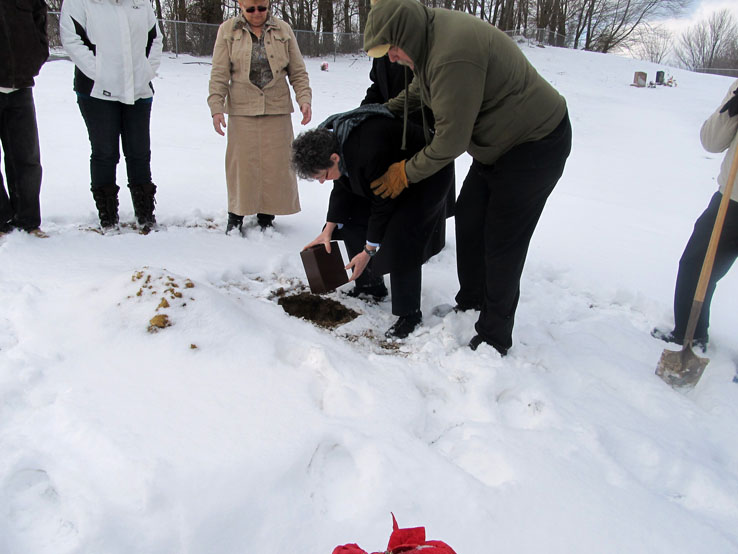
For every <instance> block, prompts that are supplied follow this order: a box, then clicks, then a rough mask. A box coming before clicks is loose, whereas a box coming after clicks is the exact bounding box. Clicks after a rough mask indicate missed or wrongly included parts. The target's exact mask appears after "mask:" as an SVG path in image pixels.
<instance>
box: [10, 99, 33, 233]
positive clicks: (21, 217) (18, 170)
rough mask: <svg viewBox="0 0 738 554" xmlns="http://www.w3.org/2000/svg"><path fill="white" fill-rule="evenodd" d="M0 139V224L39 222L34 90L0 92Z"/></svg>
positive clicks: (29, 227) (23, 225)
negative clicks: (0, 166)
mask: <svg viewBox="0 0 738 554" xmlns="http://www.w3.org/2000/svg"><path fill="white" fill-rule="evenodd" d="M0 142H1V143H2V152H3V155H4V156H5V159H4V162H5V182H6V183H7V191H6V189H5V186H4V183H3V178H2V175H1V174H0V226H5V225H6V224H11V225H13V226H15V227H20V228H22V229H25V230H26V231H30V230H32V229H35V228H36V227H38V226H39V225H40V224H41V208H40V204H39V194H40V192H41V153H40V150H39V144H38V127H37V125H36V107H35V105H34V103H33V91H32V89H30V88H23V89H19V90H16V91H15V92H10V93H7V94H5V93H0Z"/></svg>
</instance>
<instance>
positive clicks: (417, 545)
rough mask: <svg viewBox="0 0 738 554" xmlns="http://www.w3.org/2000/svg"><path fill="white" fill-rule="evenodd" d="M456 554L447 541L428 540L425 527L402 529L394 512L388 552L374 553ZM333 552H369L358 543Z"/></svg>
mask: <svg viewBox="0 0 738 554" xmlns="http://www.w3.org/2000/svg"><path fill="white" fill-rule="evenodd" d="M416 552H417V554H456V552H454V551H453V549H452V548H451V547H450V546H449V545H447V544H446V543H445V542H441V541H426V540H425V527H409V528H407V529H400V527H399V526H398V525H397V520H396V519H395V515H394V514H392V534H391V535H390V538H389V543H387V550H386V552H374V553H373V554H401V553H408V554H411V553H412V554H414V553H416ZM333 554H367V552H366V551H365V550H362V549H361V548H360V547H359V545H357V544H344V545H343V546H337V547H336V548H334V549H333Z"/></svg>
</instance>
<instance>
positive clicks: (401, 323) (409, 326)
mask: <svg viewBox="0 0 738 554" xmlns="http://www.w3.org/2000/svg"><path fill="white" fill-rule="evenodd" d="M421 321H423V313H422V312H421V311H420V310H418V311H417V312H413V313H411V314H408V315H401V316H400V317H399V318H398V319H397V321H396V322H395V324H394V325H393V326H392V327H390V328H389V329H388V330H387V332H386V333H385V334H384V336H385V337H387V338H388V339H404V338H406V337H407V336H408V335H409V334H410V333H412V332H413V331H415V329H416V328H417V327H418V325H420V322H421Z"/></svg>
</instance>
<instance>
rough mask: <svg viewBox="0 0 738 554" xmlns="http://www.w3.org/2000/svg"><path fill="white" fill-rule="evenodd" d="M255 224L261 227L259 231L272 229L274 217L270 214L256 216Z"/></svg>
mask: <svg viewBox="0 0 738 554" xmlns="http://www.w3.org/2000/svg"><path fill="white" fill-rule="evenodd" d="M256 222H257V223H258V224H259V227H261V230H262V231H264V230H265V229H267V228H269V227H274V216H273V215H271V214H256Z"/></svg>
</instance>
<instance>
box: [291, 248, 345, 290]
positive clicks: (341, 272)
mask: <svg viewBox="0 0 738 554" xmlns="http://www.w3.org/2000/svg"><path fill="white" fill-rule="evenodd" d="M300 258H302V265H303V266H304V267H305V273H306V274H307V279H308V284H309V285H310V291H311V292H313V293H315V294H323V293H326V292H330V291H332V290H334V289H336V288H337V287H340V286H341V285H343V284H345V283H348V275H347V274H346V270H345V269H344V266H345V264H344V263H343V258H342V257H341V250H340V249H339V248H338V242H336V241H335V240H334V241H331V253H330V254H329V253H328V252H327V251H326V249H325V246H324V245H322V244H319V245H317V246H313V247H312V248H308V249H307V250H303V251H302V252H300Z"/></svg>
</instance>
